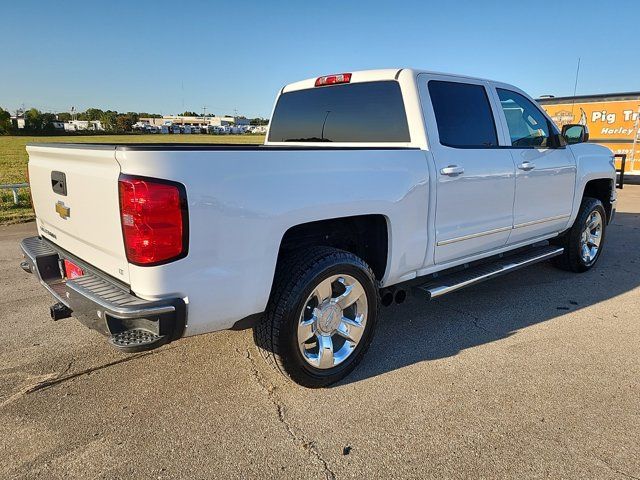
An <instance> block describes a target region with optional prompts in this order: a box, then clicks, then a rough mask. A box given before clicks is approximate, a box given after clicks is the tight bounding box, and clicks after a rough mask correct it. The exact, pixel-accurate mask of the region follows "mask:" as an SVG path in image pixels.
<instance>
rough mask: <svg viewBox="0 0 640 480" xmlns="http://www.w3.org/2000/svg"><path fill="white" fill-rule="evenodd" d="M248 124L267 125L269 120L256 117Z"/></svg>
mask: <svg viewBox="0 0 640 480" xmlns="http://www.w3.org/2000/svg"><path fill="white" fill-rule="evenodd" d="M249 124H250V125H269V120H267V119H265V118H260V117H257V118H252V119H251V121H250V122H249Z"/></svg>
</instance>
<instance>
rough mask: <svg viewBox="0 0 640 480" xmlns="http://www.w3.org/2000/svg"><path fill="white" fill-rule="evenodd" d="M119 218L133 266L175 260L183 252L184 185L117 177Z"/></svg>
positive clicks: (185, 244)
mask: <svg viewBox="0 0 640 480" xmlns="http://www.w3.org/2000/svg"><path fill="white" fill-rule="evenodd" d="M119 188H120V220H121V222H122V232H123V236H124V245H125V250H126V252H127V259H128V260H129V262H130V263H134V264H136V265H155V264H159V263H165V262H167V261H170V260H176V259H177V258H181V257H183V256H184V255H185V254H186V252H187V231H186V220H187V212H186V198H185V194H184V187H182V185H179V184H175V183H172V182H166V181H163V180H153V179H148V178H136V177H125V176H121V177H120V180H119Z"/></svg>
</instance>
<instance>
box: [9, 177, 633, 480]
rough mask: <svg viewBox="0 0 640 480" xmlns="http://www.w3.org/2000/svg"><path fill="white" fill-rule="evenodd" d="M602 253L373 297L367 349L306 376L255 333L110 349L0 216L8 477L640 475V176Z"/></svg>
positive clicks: (21, 231) (23, 232)
mask: <svg viewBox="0 0 640 480" xmlns="http://www.w3.org/2000/svg"><path fill="white" fill-rule="evenodd" d="M619 199H620V200H619V202H618V215H617V217H616V218H615V220H614V222H613V224H612V225H611V226H610V227H609V229H608V232H607V239H606V247H605V250H604V252H603V256H602V258H601V259H600V262H599V264H598V266H597V267H596V268H595V269H593V270H592V271H590V272H588V273H586V274H582V275H576V274H571V273H567V272H562V271H559V270H556V269H554V268H553V267H552V266H551V265H550V264H540V265H537V266H534V267H531V268H529V269H526V270H521V271H518V272H516V273H513V274H511V275H508V276H504V277H501V278H499V279H497V280H494V281H491V282H486V283H483V284H480V285H477V286H474V287H471V288H468V289H466V290H462V291H460V292H457V293H454V294H451V295H449V296H446V297H443V298H442V299H440V300H437V301H434V302H427V301H426V300H425V299H422V298H420V297H412V298H410V299H409V300H408V301H407V302H406V303H404V304H402V305H400V306H397V307H394V308H389V309H386V310H383V313H382V317H381V321H380V323H379V329H378V332H377V334H376V337H375V339H374V342H373V344H372V346H371V349H370V350H369V353H368V354H367V356H366V357H365V359H364V361H363V363H362V364H361V365H360V366H359V367H358V368H357V369H356V371H355V372H354V373H353V374H352V375H351V376H350V377H348V378H347V379H346V380H345V381H343V382H342V383H340V384H338V385H336V386H334V387H332V388H329V389H323V390H308V389H303V388H301V387H298V386H296V385H294V384H291V383H287V382H286V381H284V380H283V379H282V378H281V377H279V376H278V375H277V374H276V373H275V372H274V371H272V370H270V368H269V367H268V366H267V365H265V364H264V363H263V362H262V359H261V358H260V357H259V354H258V353H257V351H256V349H255V347H254V346H253V339H252V335H251V331H248V330H247V331H242V332H220V333H214V334H209V335H202V336H199V337H193V338H188V339H183V340H180V341H178V342H174V343H172V344H170V345H166V346H164V347H162V348H161V349H158V350H155V351H152V352H147V353H141V354H134V355H124V354H121V353H119V352H117V351H114V350H113V349H112V348H111V347H109V346H108V345H107V343H106V342H105V339H104V338H103V337H101V336H100V335H99V334H97V333H95V332H92V331H90V330H88V329H86V328H85V327H83V326H81V325H80V324H79V323H77V322H76V321H75V320H73V319H67V320H64V321H59V322H53V321H51V320H50V319H49V315H48V307H49V306H50V305H51V304H52V303H53V302H52V299H51V298H50V296H49V294H48V293H47V292H46V291H45V290H44V289H43V288H42V287H41V286H40V285H39V284H38V283H37V281H36V279H35V278H34V277H33V276H31V275H28V274H26V273H24V272H23V271H22V270H20V268H19V262H20V253H19V250H18V242H19V240H20V239H21V238H23V237H25V236H28V235H32V234H34V233H35V228H34V224H33V223H31V224H23V225H17V226H10V227H0V284H1V290H0V291H1V293H2V294H1V295H0V306H1V308H0V459H2V461H1V462H0V478H47V479H49V478H126V477H129V478H189V479H206V478H271V477H278V478H320V479H322V478H337V479H341V478H407V477H413V478H429V477H455V478H462V477H468V478H479V477H485V478H487V477H490V478H506V477H509V478H543V477H544V478H577V477H582V478H620V479H624V478H627V479H628V478H640V287H639V284H640V186H632V185H629V186H626V187H625V189H624V190H622V191H619Z"/></svg>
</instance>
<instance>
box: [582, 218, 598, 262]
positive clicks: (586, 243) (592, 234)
mask: <svg viewBox="0 0 640 480" xmlns="http://www.w3.org/2000/svg"><path fill="white" fill-rule="evenodd" d="M601 242H602V215H600V212H598V211H597V210H594V211H593V212H591V214H590V215H589V216H588V217H587V221H586V222H585V224H584V229H583V230H582V234H581V236H580V257H581V258H582V261H583V262H584V263H585V264H587V265H588V264H590V263H592V262H593V261H594V260H595V259H596V257H597V256H598V252H599V251H600V243H601Z"/></svg>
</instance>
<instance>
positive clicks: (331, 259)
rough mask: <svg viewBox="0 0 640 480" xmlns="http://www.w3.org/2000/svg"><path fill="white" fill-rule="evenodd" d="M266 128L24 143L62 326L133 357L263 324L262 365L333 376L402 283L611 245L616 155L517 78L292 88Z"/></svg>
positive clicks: (592, 258) (359, 352)
mask: <svg viewBox="0 0 640 480" xmlns="http://www.w3.org/2000/svg"><path fill="white" fill-rule="evenodd" d="M271 119H272V120H271V124H270V125H269V130H268V135H267V139H266V141H265V144H264V145H263V146H257V145H256V146H247V145H211V146H201V145H184V144H183V145H166V144H164V145H150V144H138V145H97V144H96V145H75V144H50V145H43V144H34V145H30V146H29V147H28V152H29V175H30V179H31V187H32V194H33V202H34V208H35V213H36V217H37V227H38V234H39V236H37V237H31V238H27V239H25V240H23V242H22V249H23V251H24V254H25V261H24V263H23V265H22V267H23V268H24V269H25V270H26V271H29V272H34V273H35V274H36V275H37V276H38V278H39V279H40V281H41V282H42V284H43V285H44V286H45V287H46V288H47V289H48V290H49V291H50V292H51V293H52V294H53V296H54V297H55V298H56V301H57V303H56V304H55V305H54V306H53V307H52V308H51V316H52V318H54V319H61V318H65V317H68V316H70V315H74V316H75V317H77V318H78V319H79V320H80V321H82V322H83V323H84V324H86V325H88V326H89V327H91V328H93V329H95V330H97V331H99V332H101V333H103V334H104V335H106V336H107V338H108V339H109V342H110V343H111V344H112V345H113V346H115V347H116V348H118V349H120V350H123V351H137V350H140V349H149V348H155V347H158V346H160V345H162V344H164V343H166V342H169V341H173V340H177V339H179V338H180V337H183V336H189V335H196V334H200V333H207V332H213V331H216V330H222V329H230V328H231V329H233V328H246V327H249V326H252V327H253V329H254V338H255V340H256V343H257V345H258V347H259V349H260V351H261V352H262V354H263V356H264V358H265V359H266V360H267V362H269V363H270V364H272V365H273V366H274V367H275V368H276V369H277V370H279V371H280V372H282V373H283V374H285V375H286V376H287V377H289V378H291V379H293V380H294V381H296V382H298V383H300V384H301V385H305V386H309V387H320V386H325V385H329V384H331V383H334V382H336V381H338V380H340V379H342V378H344V377H345V376H346V375H347V374H348V373H349V372H350V371H352V370H353V368H355V366H356V365H357V364H358V362H359V361H360V360H361V359H362V357H363V355H364V354H365V352H366V350H367V348H368V346H369V344H370V342H371V339H372V337H373V333H374V330H375V326H376V322H377V320H378V310H379V306H380V305H381V304H385V305H387V304H390V303H393V302H394V301H395V302H402V301H403V300H404V299H405V297H406V290H407V289H409V288H413V289H416V290H417V291H419V292H421V294H422V295H424V296H425V297H427V298H430V299H431V298H437V297H439V296H441V295H444V294H446V293H449V292H452V291H455V290H458V289H460V288H463V287H465V286H468V285H471V284H473V283H476V282H479V281H482V280H486V279H489V278H493V277H495V276H497V275H500V274H504V273H507V272H511V271H513V270H516V269H518V268H521V267H524V266H527V265H531V264H533V263H536V262H539V261H543V260H548V259H553V261H554V262H555V264H556V265H557V266H559V267H560V268H562V269H565V270H569V271H572V272H584V271H587V270H589V269H591V268H593V266H594V265H595V264H596V262H597V261H598V259H599V257H600V255H601V253H602V248H603V246H604V240H605V234H606V229H607V225H608V224H609V223H610V221H611V219H612V218H613V216H614V213H615V205H616V192H615V187H614V185H615V170H614V167H613V163H612V161H613V159H612V155H611V152H610V151H609V150H608V149H606V148H604V147H601V146H598V145H593V144H587V143H584V140H586V137H587V136H586V131H585V129H584V127H583V126H580V125H575V126H572V127H569V129H568V130H567V134H566V136H563V135H561V133H560V132H559V131H558V130H557V128H556V127H555V126H554V124H553V122H552V121H551V119H550V118H549V117H548V116H547V115H546V114H545V112H544V111H543V110H542V109H541V108H540V107H539V106H538V105H537V104H536V103H535V102H534V101H533V100H532V99H531V98H530V97H529V96H527V95H526V94H525V93H524V92H523V91H521V90H519V89H518V88H516V87H514V86H512V85H508V84H505V83H501V82H494V81H489V80H483V79H477V78H471V77H465V76H459V75H445V74H439V73H433V72H428V71H417V70H411V69H394V70H372V71H362V72H353V73H344V74H339V75H328V76H323V77H319V78H313V79H309V80H303V81H301V82H296V83H292V84H290V85H287V86H286V87H284V88H283V89H282V90H281V92H280V93H279V94H278V98H277V101H276V104H275V107H274V111H273V115H272V117H271ZM174 128H175V126H174ZM185 128H186V127H185ZM514 281H517V279H514ZM398 348H402V346H401V345H400V346H398Z"/></svg>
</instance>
